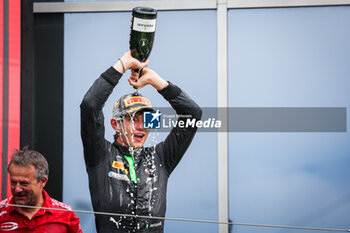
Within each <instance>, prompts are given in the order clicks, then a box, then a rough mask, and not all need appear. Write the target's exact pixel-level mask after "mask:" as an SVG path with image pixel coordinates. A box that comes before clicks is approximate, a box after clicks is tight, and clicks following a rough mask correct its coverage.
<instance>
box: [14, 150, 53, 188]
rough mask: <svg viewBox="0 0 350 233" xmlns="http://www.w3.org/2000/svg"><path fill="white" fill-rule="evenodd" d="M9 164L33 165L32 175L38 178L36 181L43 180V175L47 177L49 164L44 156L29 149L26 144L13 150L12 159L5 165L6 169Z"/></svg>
mask: <svg viewBox="0 0 350 233" xmlns="http://www.w3.org/2000/svg"><path fill="white" fill-rule="evenodd" d="M11 164H14V165H16V166H23V167H29V166H30V165H33V166H34V167H35V172H34V176H35V177H36V178H37V179H38V181H41V180H43V179H44V178H45V177H47V178H48V177H49V164H48V163H47V161H46V159H45V157H44V156H43V155H42V154H40V153H39V152H38V151H35V150H29V149H28V147H27V146H26V147H24V148H23V149H22V150H17V149H16V150H14V152H13V155H12V159H11V161H10V163H9V165H8V167H7V171H9V170H10V166H11Z"/></svg>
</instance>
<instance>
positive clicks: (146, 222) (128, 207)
mask: <svg viewBox="0 0 350 233" xmlns="http://www.w3.org/2000/svg"><path fill="white" fill-rule="evenodd" d="M121 76H122V75H121V74H120V73H119V72H118V71H116V70H115V69H114V68H113V67H111V68H109V69H108V70H107V71H105V72H104V73H103V74H102V75H101V76H100V77H99V78H98V79H97V80H96V81H95V82H94V84H93V85H92V86H91V87H90V89H89V90H88V92H87V93H86V94H85V96H84V99H83V101H82V103H81V105H80V109H81V137H82V141H83V146H84V158H85V164H86V169H87V173H88V176H89V188H90V195H91V200H92V205H93V209H94V211H97V212H109V213H120V214H130V215H139V216H154V217H164V216H165V210H166V190H167V181H168V177H169V175H170V174H171V172H172V171H173V170H174V168H175V167H176V165H177V164H178V163H179V161H180V160H181V158H182V156H183V155H184V153H185V152H186V150H187V148H188V147H189V145H190V143H191V141H192V139H193V137H194V135H195V133H196V130H197V129H196V128H195V127H192V128H191V127H189V128H180V127H174V128H173V129H172V130H171V132H170V134H169V135H168V136H167V138H166V139H165V141H163V142H161V143H159V144H157V145H156V146H154V147H148V148H142V149H139V150H137V151H136V152H135V153H134V155H133V156H134V164H135V170H136V176H137V182H134V181H132V180H131V178H130V172H128V171H129V163H128V161H127V160H126V158H125V157H124V156H128V155H130V152H129V148H128V147H124V146H122V145H120V144H118V143H117V142H116V141H115V142H114V143H110V142H108V141H107V140H105V138H104V135H105V128H104V116H103V112H102V108H103V106H104V104H105V102H106V101H107V98H108V97H109V95H110V94H111V93H112V90H113V88H114V87H115V86H116V84H117V83H118V81H119V79H120V78H121ZM159 93H160V94H161V95H162V96H163V97H164V98H165V99H166V100H167V101H169V103H170V104H171V106H172V107H173V108H174V109H175V111H176V113H177V114H178V115H179V116H180V118H179V119H178V120H186V119H187V118H186V117H188V118H190V119H193V118H194V119H196V120H199V119H200V117H201V114H202V110H201V109H200V107H199V106H198V105H197V104H196V103H195V102H194V101H193V100H192V99H190V97H188V96H187V95H186V94H185V93H184V92H183V91H182V90H181V89H180V88H179V87H177V86H175V85H174V84H171V83H169V85H168V86H167V87H165V88H163V89H162V90H160V91H159ZM189 116H191V117H189ZM181 117H182V118H181ZM184 117H185V118H184ZM95 220H96V228H97V232H100V233H109V232H113V233H117V232H123V233H125V232H163V229H164V221H163V220H159V219H150V218H141V217H132V216H128V217H125V216H123V217H120V216H113V215H100V214H95Z"/></svg>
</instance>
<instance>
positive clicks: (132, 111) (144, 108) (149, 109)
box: [127, 106, 156, 114]
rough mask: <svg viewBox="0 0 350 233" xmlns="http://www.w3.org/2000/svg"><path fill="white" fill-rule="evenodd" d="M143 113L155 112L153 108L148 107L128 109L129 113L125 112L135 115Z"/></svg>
mask: <svg viewBox="0 0 350 233" xmlns="http://www.w3.org/2000/svg"><path fill="white" fill-rule="evenodd" d="M140 111H142V112H144V111H152V112H154V111H156V110H155V109H154V108H152V107H149V106H141V107H138V108H134V109H130V110H129V111H127V113H128V114H131V113H136V112H140Z"/></svg>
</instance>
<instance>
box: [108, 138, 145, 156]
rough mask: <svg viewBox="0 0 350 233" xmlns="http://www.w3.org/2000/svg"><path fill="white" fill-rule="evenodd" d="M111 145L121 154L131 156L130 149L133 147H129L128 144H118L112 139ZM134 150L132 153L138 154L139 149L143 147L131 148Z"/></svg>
mask: <svg viewBox="0 0 350 233" xmlns="http://www.w3.org/2000/svg"><path fill="white" fill-rule="evenodd" d="M113 145H114V146H115V147H116V148H117V149H118V150H119V152H120V153H121V154H122V155H128V156H131V154H132V153H131V150H132V149H133V148H130V147H128V146H123V145H121V144H119V143H118V142H117V141H114V142H113ZM133 150H134V152H135V153H134V155H139V154H140V153H141V151H142V150H143V147H142V148H137V149H133Z"/></svg>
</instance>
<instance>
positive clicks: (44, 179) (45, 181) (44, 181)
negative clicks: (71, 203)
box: [41, 176, 49, 188]
mask: <svg viewBox="0 0 350 233" xmlns="http://www.w3.org/2000/svg"><path fill="white" fill-rule="evenodd" d="M48 180H49V178H48V177H47V176H45V177H44V178H43V179H42V180H41V185H42V188H44V187H45V185H46V183H47V181H48Z"/></svg>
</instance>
